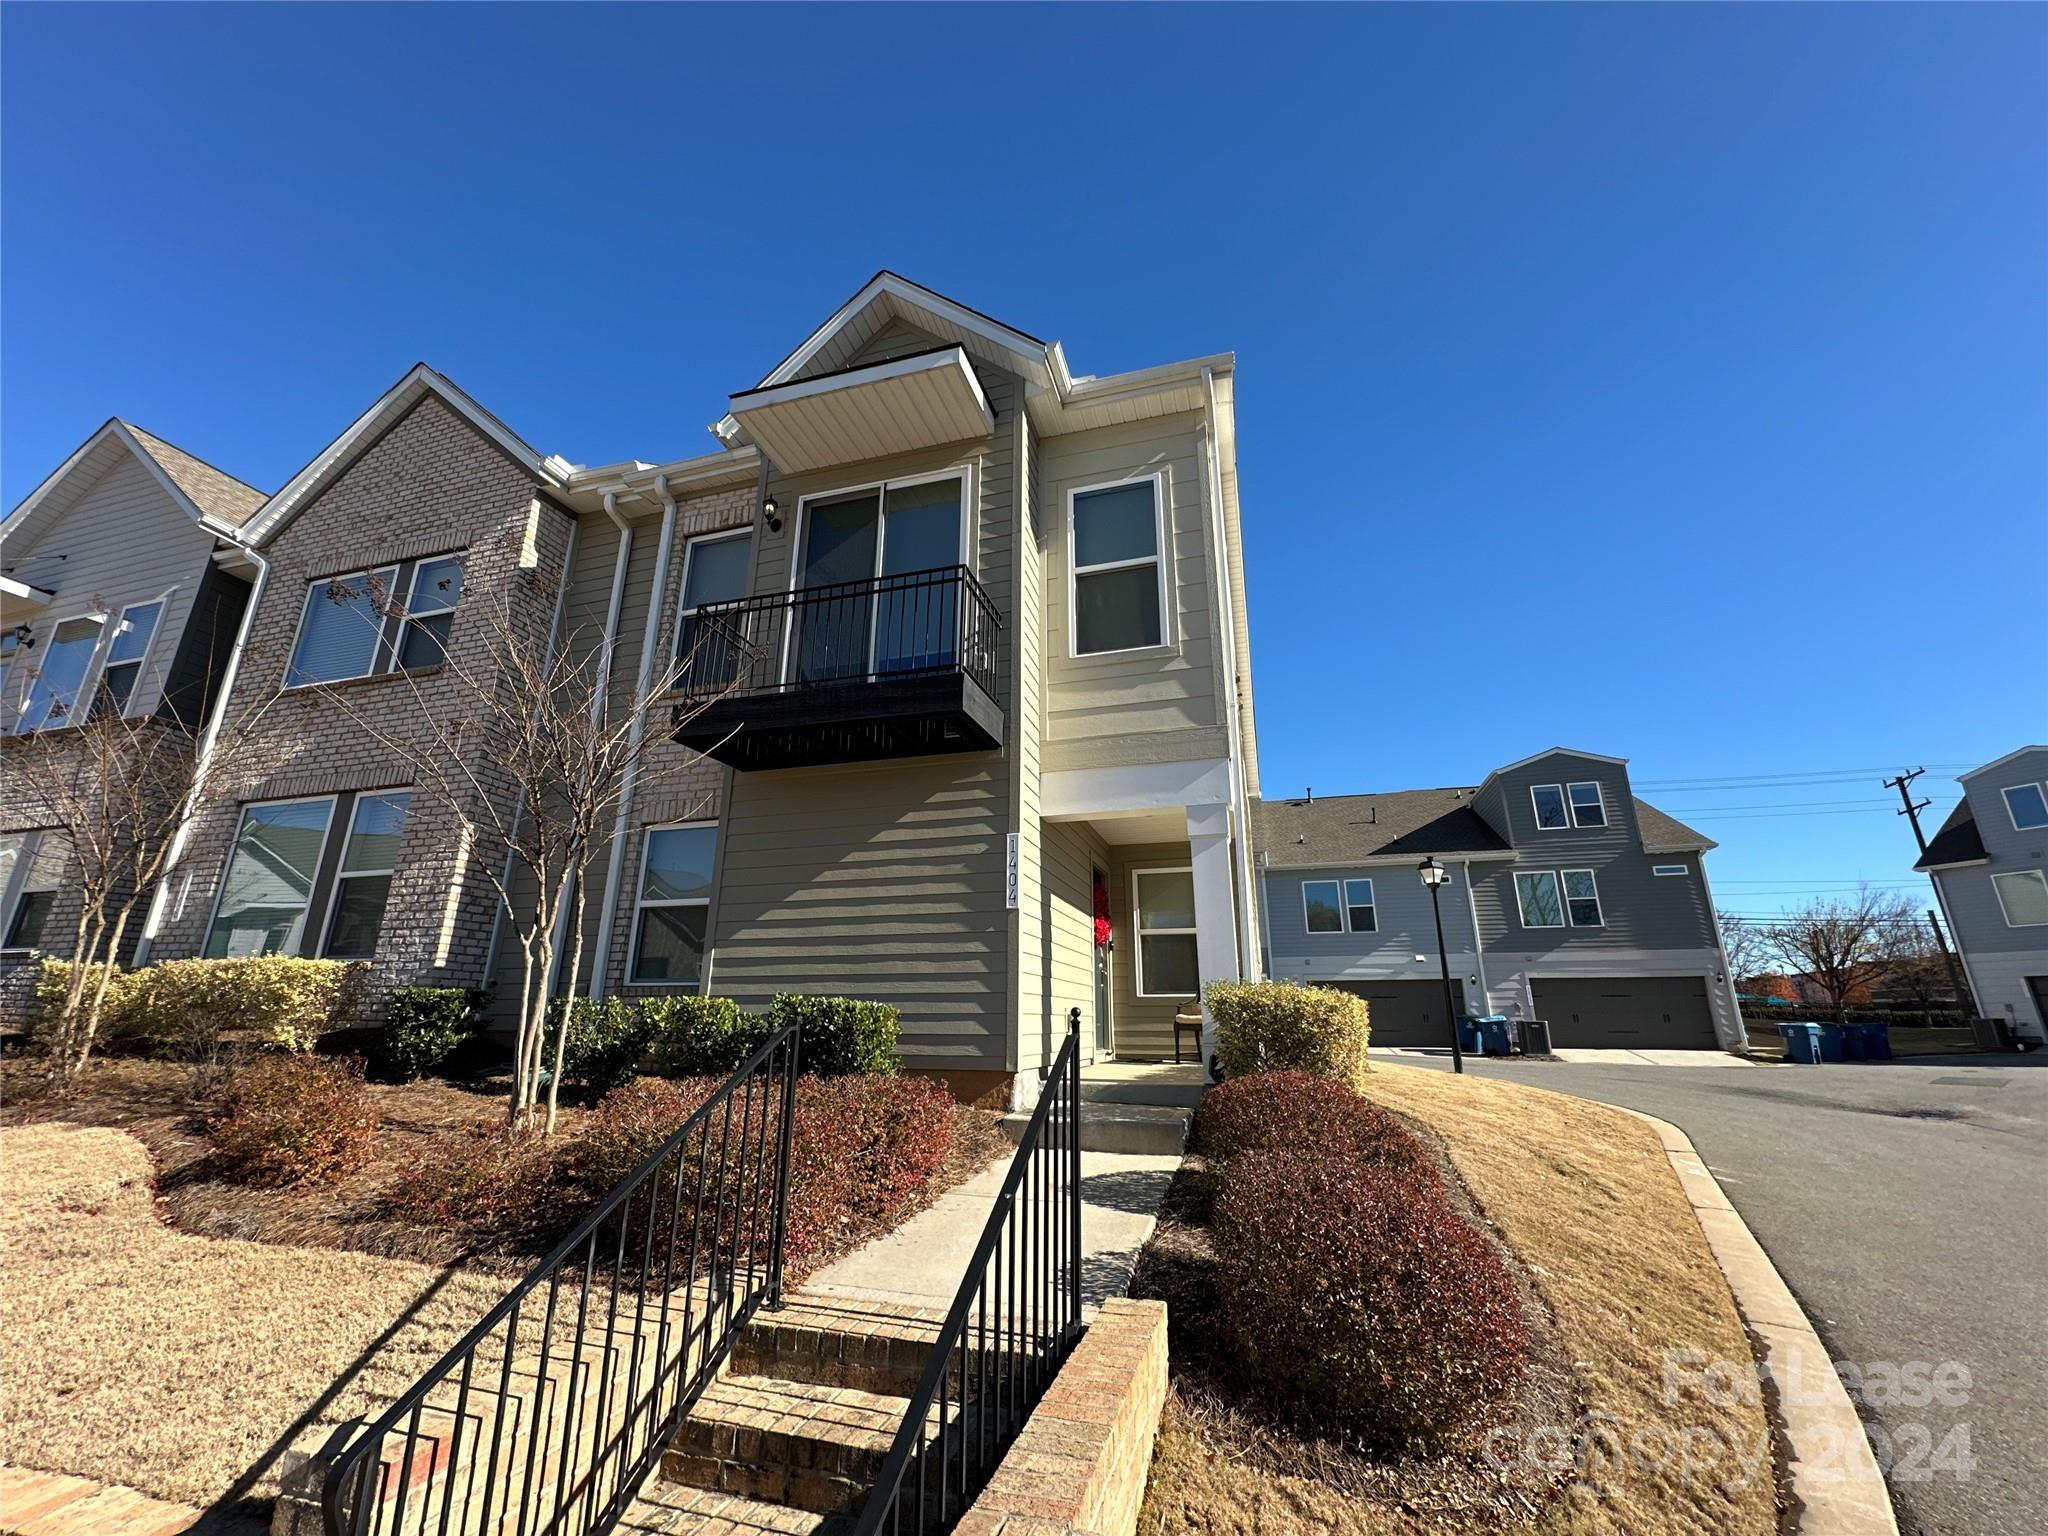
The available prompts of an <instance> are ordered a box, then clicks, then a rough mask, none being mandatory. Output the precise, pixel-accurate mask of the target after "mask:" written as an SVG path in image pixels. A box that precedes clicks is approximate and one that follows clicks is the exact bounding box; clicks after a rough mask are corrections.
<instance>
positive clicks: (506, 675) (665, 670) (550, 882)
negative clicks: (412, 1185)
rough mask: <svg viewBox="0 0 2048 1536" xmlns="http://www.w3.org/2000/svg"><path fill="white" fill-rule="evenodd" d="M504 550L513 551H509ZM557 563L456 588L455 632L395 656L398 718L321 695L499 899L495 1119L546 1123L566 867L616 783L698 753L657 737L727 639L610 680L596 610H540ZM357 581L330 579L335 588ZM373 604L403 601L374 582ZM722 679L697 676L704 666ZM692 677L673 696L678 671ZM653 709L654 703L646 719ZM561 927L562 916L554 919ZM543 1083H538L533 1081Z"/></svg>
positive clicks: (342, 694) (727, 667) (600, 824)
mask: <svg viewBox="0 0 2048 1536" xmlns="http://www.w3.org/2000/svg"><path fill="white" fill-rule="evenodd" d="M507 563H510V562H507ZM558 585H559V584H558V579H557V578H555V577H552V576H550V575H547V574H545V573H542V572H540V571H537V570H532V569H523V568H522V569H518V570H516V571H514V572H513V573H512V574H511V575H510V577H509V579H508V580H507V581H505V582H504V583H503V584H502V585H501V587H500V588H499V590H494V591H487V592H478V593H469V592H465V593H464V594H463V598H462V607H461V619H460V623H461V626H462V630H463V632H464V633H463V637H462V639H461V641H460V643H457V644H453V645H451V646H449V647H448V648H447V649H445V650H443V651H441V653H440V655H439V656H438V658H437V661H436V664H435V666H434V667H433V668H432V669H431V670H428V669H411V670H408V669H401V670H400V672H399V673H398V675H399V676H401V677H403V678H405V679H406V682H407V686H408V688H409V689H410V694H411V697H412V699H413V701H414V703H415V706H416V707H415V708H413V709H411V710H409V711H408V712H407V713H406V717H405V721H404V724H403V726H402V727H401V726H399V725H397V724H396V723H394V722H393V720H392V719H391V718H390V717H389V716H385V715H382V714H380V713H379V712H377V711H374V710H372V709H371V708H369V707H367V706H366V705H365V704H364V703H363V702H362V701H361V700H360V698H359V697H357V696H353V695H350V694H349V693H348V692H347V691H346V690H337V691H336V693H335V695H334V700H333V702H334V705H335V707H336V708H337V709H339V710H340V711H341V712H342V713H343V714H344V715H345V716H346V717H347V718H348V719H349V720H350V721H351V722H352V723H353V724H354V725H356V726H357V727H358V728H359V729H360V730H361V731H362V732H363V733H364V734H365V735H366V736H368V737H370V738H371V739H373V740H375V741H376V742H377V743H379V744H380V745H381V746H382V747H383V748H384V749H385V750H386V751H388V752H389V753H390V754H391V756H392V757H393V758H394V759H396V760H397V761H398V762H400V763H402V764H404V765H405V766H406V768H408V769H409V770H410V771H411V773H412V775H413V780H414V783H413V789H414V793H415V794H416V795H421V796H423V797H424V798H425V799H427V800H429V801H431V802H432V803H433V804H434V805H435V806H436V807H437V808H438V810H439V811H440V812H441V813H442V814H443V815H444V816H445V817H447V818H448V819H450V820H452V821H453V822H454V824H455V826H456V828H457V829H458V835H459V836H460V837H461V839H462V840H463V842H464V843H465V845H466V846H467V848H468V850H469V868H470V869H472V870H476V871H480V872H481V873H482V874H483V876H484V878H485V879H486V880H488V881H489V882H490V886H491V889H492V890H493V892H494V893H495V895H496V899H497V904H498V908H499V912H500V915H501V917H502V918H503V920H504V921H506V922H508V923H509V924H510V926H511V929H512V931H513V933H514V934H515V935H516V937H517V939H518V941H519V947H520V953H521V960H522V969H521V983H520V995H519V1007H518V1015H517V1028H516V1036H515V1040H514V1045H513V1059H512V1092H511V1095H510V1098H509V1101H508V1103H507V1105H506V1121H507V1124H508V1125H509V1126H510V1127H511V1128H512V1129H513V1130H515V1131H526V1130H530V1129H533V1128H534V1127H535V1125H536V1122H538V1125H539V1129H540V1131H541V1133H542V1134H543V1135H550V1134H552V1133H553V1131H554V1128H555V1118H556V1106H557V1098H558V1094H559V1091H560V1085H561V1080H562V1067H563V1059H564V1052H565V1049H566V1045H567V1038H568V1034H569V1030H568V1027H567V1021H566V1018H565V1019H564V1022H563V1025H562V1027H561V1028H558V1029H556V1030H554V1031H553V1038H552V1040H551V1039H550V1030H549V1013H550V1007H549V1002H550V998H549V992H550V982H551V980H553V979H554V978H555V977H556V975H557V961H558V957H559V959H560V962H561V964H562V966H563V967H564V969H565V973H564V975H563V977H562V980H563V988H562V990H563V994H564V996H565V997H568V998H573V997H574V996H575V995H576V988H577V983H578V979H579V972H580V969H581V965H582V958H583V938H584V902H583V901H582V899H581V897H580V894H579V893H578V889H577V886H578V877H579V876H580V875H581V874H582V872H583V871H584V870H585V869H586V868H587V867H588V866H589V865H590V863H591V862H592V860H593V858H594V856H595V855H596V854H597V852H598V851H599V850H600V849H601V848H602V847H603V845H604V843H605V841H606V840H607V839H608V838H609V837H610V835H611V831H612V820H613V817H614V816H615V815H616V813H617V811H618V808H619V806H620V804H621V803H622V801H623V800H624V798H625V796H626V794H627V792H628V791H629V790H631V789H634V787H635V786H636V785H637V786H638V787H639V789H640V790H645V789H646V788H648V787H650V786H652V785H654V784H656V783H658V782H659V781H661V780H663V779H667V778H671V777H673V776H674V775H676V774H678V773H680V772H682V771H684V770H686V769H688V768H689V767H691V766H692V765H694V764H695V763H696V762H699V761H701V754H695V753H684V752H681V751H659V752H658V751H656V750H655V749H656V748H657V747H660V746H663V745H665V743H666V740H667V737H668V735H669V731H668V730H667V729H665V728H664V727H665V726H666V725H667V717H668V715H669V714H670V712H671V711H673V710H680V711H681V712H682V716H683V717H685V718H686V717H687V716H688V715H690V714H693V713H695V712H697V711H699V710H701V709H702V708H704V707H705V706H707V705H708V704H710V703H711V702H712V701H713V700H714V699H715V698H717V697H719V696H720V695H721V694H722V693H723V692H726V691H729V688H730V686H731V684H730V679H731V678H732V676H733V675H734V671H735V666H734V661H735V658H734V656H733V647H732V646H731V644H730V643H729V642H725V641H724V637H722V636H721V637H720V640H721V644H720V646H719V647H718V649H719V651H720V655H719V656H717V657H715V658H713V662H712V664H710V665H706V664H704V663H702V662H700V660H699V657H698V652H699V650H701V649H703V647H702V645H701V644H700V645H699V646H693V647H692V648H691V650H690V651H689V652H688V653H686V654H684V655H682V656H679V657H678V656H674V655H672V652H673V650H674V647H673V645H672V643H670V642H671V641H672V635H671V634H670V633H669V632H667V631H664V633H663V635H662V636H661V637H660V641H661V643H660V646H659V654H660V655H662V656H663V657H664V658H666V659H665V660H664V661H663V662H662V664H660V665H657V666H655V667H653V668H651V669H650V675H649V676H648V677H646V678H644V679H636V680H635V681H634V683H633V684H631V685H630V686H628V687H627V688H625V689H623V690H621V689H619V688H618V687H616V686H614V683H613V677H612V674H613V672H614V671H615V670H616V668H615V667H614V665H613V662H614V657H613V654H612V649H613V648H612V646H611V645H610V643H609V641H608V640H607V639H606V637H605V636H604V634H603V632H602V629H601V627H600V626H596V625H575V624H567V623H565V624H564V625H562V626H561V627H560V629H559V630H558V626H557V625H556V624H555V622H554V621H553V619H552V617H551V616H552V614H553V613H554V611H555V609H556V606H557V604H556V598H557V595H558ZM355 595H359V594H353V593H343V594H340V595H338V596H337V598H336V600H337V601H342V602H346V601H349V600H350V598H351V597H353V596H355ZM373 595H374V602H373V603H372V604H371V605H370V606H372V607H373V608H374V610H375V612H376V613H377V614H378V616H379V617H380V619H381V618H383V617H389V616H392V615H394V614H396V613H397V612H398V610H399V608H400V607H402V604H397V603H394V602H393V601H392V596H391V594H389V593H384V592H375V593H374V594H373ZM714 672H715V673H716V674H717V676H718V677H721V678H723V679H725V680H726V681H724V682H722V683H717V682H714V684H713V685H711V686H704V678H705V677H706V675H707V674H711V673H714ZM686 678H688V679H689V680H690V681H691V683H692V687H691V688H690V689H689V690H688V692H687V694H686V695H683V696H678V695H677V694H676V692H675V690H676V689H677V687H678V684H679V683H681V682H683V681H684V680H685V679H686ZM657 716H659V717H661V719H660V720H659V721H657V720H656V717H657ZM565 927H566V932H565V931H564V928H565ZM543 1086H545V1097H543V1093H542V1090H543Z"/></svg>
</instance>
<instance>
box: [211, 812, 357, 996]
mask: <svg viewBox="0 0 2048 1536" xmlns="http://www.w3.org/2000/svg"><path fill="white" fill-rule="evenodd" d="M340 800H341V796H339V795H287V796H286V797H285V798H284V799H282V800H244V801H243V802H242V803H241V804H240V805H239V806H237V807H236V808H235V831H234V835H233V836H232V837H230V838H229V839H228V849H227V852H226V853H224V854H223V855H221V861H220V874H219V876H218V877H217V878H216V879H215V880H214V882H213V904H212V906H211V907H210V908H209V909H208V910H207V914H206V926H205V927H204V928H202V929H201V930H200V931H199V953H200V955H201V956H202V957H203V956H204V955H205V954H206V946H207V945H208V944H209V943H210V942H212V939H213V925H214V924H215V923H217V922H219V921H220V904H221V900H222V898H224V897H225V896H226V895H227V893H228V871H229V870H231V869H233V868H234V867H235V850H236V849H237V848H239V847H241V846H242V828H243V827H245V826H247V825H248V822H249V813H250V812H251V811H256V810H261V809H263V808H264V807H265V806H270V805H325V806H326V807H327V824H326V826H325V827H324V828H323V829H322V830H321V833H320V857H319V859H318V860H316V861H315V862H314V865H313V886H312V888H311V889H310V890H308V891H307V892H306V911H307V912H308V913H311V912H312V910H313V898H314V897H315V896H317V895H319V893H320V865H321V864H322V863H325V862H326V859H327V840H328V839H329V838H330V837H332V836H334V808H335V806H336V805H337V804H339V803H340ZM322 937H323V939H324V938H325V935H324V934H323V935H322ZM299 948H300V950H303V949H304V948H305V934H304V933H303V932H301V933H300V935H299ZM266 953H268V951H266ZM277 953H278V954H285V953H287V951H285V950H278V951H277ZM316 953H317V952H316Z"/></svg>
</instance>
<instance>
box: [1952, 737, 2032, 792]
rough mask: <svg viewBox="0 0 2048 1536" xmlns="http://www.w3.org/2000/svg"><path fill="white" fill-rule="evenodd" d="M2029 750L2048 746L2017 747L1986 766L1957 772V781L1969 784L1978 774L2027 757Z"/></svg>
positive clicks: (1995, 758)
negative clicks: (2017, 758) (1966, 771)
mask: <svg viewBox="0 0 2048 1536" xmlns="http://www.w3.org/2000/svg"><path fill="white" fill-rule="evenodd" d="M2029 752H2048V747H2041V746H2033V747H2015V748H2014V749H2013V750H2012V751H2010V752H2008V753H2006V754H2005V756H2003V757H1994V758H1993V759H1991V761H1990V762H1988V763H1986V764H1984V766H1983V767H1981V768H1972V769H1971V770H1970V771H1969V772H1968V773H1959V774H1957V775H1956V782H1957V783H1958V784H1967V783H1969V782H1970V780H1972V779H1974V778H1976V777H1977V775H1978V774H1980V773H1989V772H1990V771H1991V770H1992V769H1994V768H2003V767H2004V766H2005V765H2006V764H2007V763H2009V762H2011V761H2012V760H2013V759H2014V758H2016V757H2025V756H2026V755H2027V754H2028V753H2029Z"/></svg>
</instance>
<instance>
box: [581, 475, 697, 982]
mask: <svg viewBox="0 0 2048 1536" xmlns="http://www.w3.org/2000/svg"><path fill="white" fill-rule="evenodd" d="M654 493H655V495H657V496H659V497H660V498H661V542H660V543H659V544H658V545H656V547H655V553H654V587H653V590H652V592H651V593H650V594H649V596H648V599H647V630H646V633H645V634H643V635H642V636H641V639H640V674H639V678H638V680H637V681H636V682H635V683H634V684H633V702H634V704H635V705H636V706H637V705H638V704H640V703H641V702H642V700H643V699H644V698H645V696H646V693H647V681H648V679H649V678H650V677H652V676H653V674H654V648H655V646H656V644H657V643H658V642H659V641H660V639H661V622H660V619H661V612H662V604H663V602H665V601H666V599H667V592H668V557H669V551H670V549H671V548H672V547H673V545H674V543H675V534H676V499H675V497H674V496H672V495H670V494H669V489H668V476H667V475H656V476H655V477H654ZM646 726H647V715H646V711H645V710H642V709H639V708H635V710H634V712H633V721H632V724H631V725H630V726H629V727H628V728H627V734H626V778H625V784H624V786H623V788H622V789H621V791H620V794H619V814H618V816H617V818H616V819H615V820H614V821H613V822H612V847H611V857H610V859H609V860H608V861H607V862H606V865H605V874H604V904H603V906H602V907H600V908H599V910H598V918H597V955H596V957H595V958H594V959H593V960H592V962H591V966H590V994H589V995H590V996H592V997H602V996H604V984H605V976H606V974H607V973H608V972H609V970H610V968H611V956H612V924H613V922H614V921H615V920H616V918H617V916H618V910H619V881H620V879H621V878H622V877H623V875H624V873H625V862H626V861H625V859H624V857H623V854H624V850H625V846H626V827H627V823H628V822H629V821H630V820H631V818H632V814H633V789H634V786H635V784H636V783H637V782H638V780H639V777H640V737H641V735H642V734H643V732H644V731H645V730H646Z"/></svg>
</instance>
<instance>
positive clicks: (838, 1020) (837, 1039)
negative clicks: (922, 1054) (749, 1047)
mask: <svg viewBox="0 0 2048 1536" xmlns="http://www.w3.org/2000/svg"><path fill="white" fill-rule="evenodd" d="M798 1022H801V1023H802V1024H803V1027H804V1032H803V1040H802V1043H801V1045H800V1046H799V1047H798V1060H799V1061H800V1062H801V1063H802V1066H803V1070H804V1071H805V1072H806V1073H815V1074H816V1075H817V1076H819V1077H848V1076H853V1075H856V1074H882V1073H891V1072H894V1071H895V1070H896V1037H897V1035H898V1034H899V1033H901V1031H902V1016H901V1015H900V1014H899V1013H898V1012H897V1011H896V1010H895V1009H894V1008H892V1007H890V1006H889V1005H888V1004H887V1003H870V1002H863V1001H861V1000H860V999H859V998H852V997H806V996H803V995H801V994H798V993H792V992H784V993H781V994H779V995H778V996H777V997H776V999H775V1001H774V1003H773V1004H771V1005H770V1007H769V1010H768V1023H769V1028H770V1030H771V1031H772V1030H777V1029H781V1028H783V1027H784V1026H785V1025H789V1024H795V1023H798Z"/></svg>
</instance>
